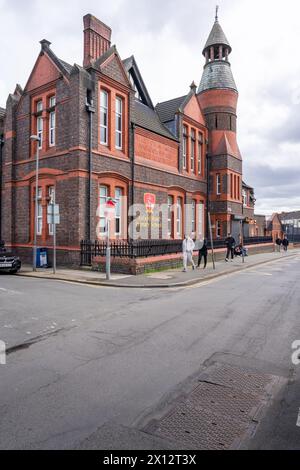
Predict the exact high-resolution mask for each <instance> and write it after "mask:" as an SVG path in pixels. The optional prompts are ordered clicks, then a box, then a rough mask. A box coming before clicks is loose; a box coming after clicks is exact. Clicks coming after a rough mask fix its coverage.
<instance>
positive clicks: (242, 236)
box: [240, 220, 245, 263]
mask: <svg viewBox="0 0 300 470" xmlns="http://www.w3.org/2000/svg"><path fill="white" fill-rule="evenodd" d="M240 239H241V247H242V259H243V263H245V255H244V234H243V221H242V220H241V221H240Z"/></svg>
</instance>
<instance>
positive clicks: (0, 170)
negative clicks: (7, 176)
mask: <svg viewBox="0 0 300 470" xmlns="http://www.w3.org/2000/svg"><path fill="white" fill-rule="evenodd" d="M3 145H4V139H3V137H2V136H0V241H1V240H2V178H3V165H2V147H3Z"/></svg>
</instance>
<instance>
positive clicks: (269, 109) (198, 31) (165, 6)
mask: <svg viewBox="0 0 300 470" xmlns="http://www.w3.org/2000/svg"><path fill="white" fill-rule="evenodd" d="M215 5H216V2H215V0H207V1H203V0H202V1H201V0H200V1H199V0H185V1H184V2H182V0H163V1H162V0H111V1H110V2H107V0H85V1H84V2H82V1H81V0H64V1H63V2H62V1H61V0H43V1H40V0H27V1H26V2H24V1H23V0H0V7H1V30H0V39H1V48H0V61H1V62H0V63H1V64H5V67H2V68H1V74H0V105H2V106H3V105H4V104H5V101H6V97H7V95H8V93H9V92H11V91H13V90H14V88H15V84H16V83H17V82H19V83H20V84H21V85H22V86H24V85H25V83H26V81H27V78H28V76H29V74H30V72H31V69H32V67H33V64H34V62H35V60H36V57H37V55H38V53H39V50H40V45H39V41H40V40H41V39H43V38H46V39H48V40H50V41H51V42H52V48H53V50H54V52H55V53H56V54H57V55H58V56H59V57H61V58H62V59H64V60H66V61H68V62H70V63H74V62H76V63H82V51H83V42H82V39H83V35H82V29H83V25H82V16H83V15H84V14H86V13H92V14H94V15H95V16H97V17H99V18H100V19H102V20H103V21H104V22H105V23H107V24H109V25H110V26H111V27H112V29H113V43H116V44H117V47H118V50H119V52H120V54H121V57H123V58H125V57H128V56H129V55H131V54H134V55H135V57H136V60H137V62H138V65H139V68H140V70H141V72H142V75H143V78H144V80H145V83H146V86H147V87H148V89H149V92H150V94H151V96H152V99H153V102H154V103H156V102H158V101H163V100H166V99H169V98H173V97H176V96H181V95H183V94H184V93H187V92H188V90H189V85H190V83H191V82H192V80H195V81H196V83H199V82H200V79H201V74H202V70H203V65H204V58H203V56H202V50H203V46H204V44H205V41H206V39H207V37H208V34H209V32H210V29H211V27H212V25H213V21H214V13H215ZM299 14H300V4H299V1H298V0H286V1H285V2H284V5H283V4H282V2H279V1H273V2H268V1H265V2H262V1H261V0H251V1H249V0H222V1H221V2H220V12H219V17H220V23H221V25H222V27H223V29H224V32H225V34H226V36H227V37H228V39H229V41H230V43H231V45H232V48H233V52H232V54H231V55H230V61H231V64H232V69H233V74H234V77H235V81H236V83H237V86H238V89H239V92H240V96H239V108H238V118H239V120H238V140H239V146H240V148H241V152H242V154H243V158H244V172H245V175H244V179H246V182H248V183H249V184H250V185H251V186H254V187H255V190H256V197H257V207H258V208H259V210H261V211H263V212H270V211H271V212H273V211H277V210H281V208H282V207H283V206H284V207H285V210H288V209H289V208H291V209H296V208H298V209H299V208H300V201H299V193H300V187H299V186H300V183H298V182H297V180H298V181H300V178H299V167H300V132H298V129H299V127H300V117H299V116H300V112H299V109H300V79H299V77H300V61H299V60H297V44H299V42H300V41H299V40H300V30H299V25H298V21H299V20H298V18H299ZM272 181H273V184H272ZM279 188H280V189H279ZM278 191H280V195H279V192H278ZM297 205H298V206H297Z"/></svg>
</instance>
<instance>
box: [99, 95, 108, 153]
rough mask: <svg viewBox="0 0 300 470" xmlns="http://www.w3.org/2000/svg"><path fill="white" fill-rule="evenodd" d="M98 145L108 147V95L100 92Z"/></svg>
mask: <svg viewBox="0 0 300 470" xmlns="http://www.w3.org/2000/svg"><path fill="white" fill-rule="evenodd" d="M100 143H101V144H102V145H108V93H107V91H105V90H101V92H100Z"/></svg>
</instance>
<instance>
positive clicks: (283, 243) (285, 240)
mask: <svg viewBox="0 0 300 470" xmlns="http://www.w3.org/2000/svg"><path fill="white" fill-rule="evenodd" d="M289 244H290V242H289V240H288V237H287V236H286V235H285V237H284V239H283V240H282V246H283V249H284V251H288V247H289Z"/></svg>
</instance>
